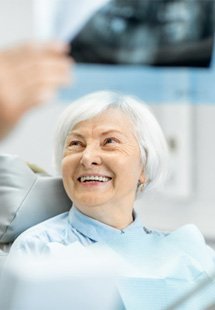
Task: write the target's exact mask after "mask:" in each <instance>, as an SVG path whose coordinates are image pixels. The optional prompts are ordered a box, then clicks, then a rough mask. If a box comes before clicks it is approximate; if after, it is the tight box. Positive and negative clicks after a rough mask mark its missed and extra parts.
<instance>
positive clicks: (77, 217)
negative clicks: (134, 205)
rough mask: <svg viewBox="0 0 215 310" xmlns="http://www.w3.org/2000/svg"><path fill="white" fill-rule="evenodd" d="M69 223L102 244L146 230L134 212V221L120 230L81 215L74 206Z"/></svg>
mask: <svg viewBox="0 0 215 310" xmlns="http://www.w3.org/2000/svg"><path fill="white" fill-rule="evenodd" d="M69 223H70V225H72V227H73V228H75V229H76V230H77V231H79V232H80V233H81V234H82V235H84V236H85V237H87V238H90V239H91V240H94V241H100V242H104V241H108V240H111V239H114V238H116V237H118V236H120V235H122V234H123V235H124V234H129V233H130V232H132V233H134V232H137V230H141V231H143V230H144V228H143V224H142V221H141V219H140V217H139V216H138V214H137V213H136V212H134V221H133V222H132V223H131V224H130V225H128V226H127V227H126V228H124V229H123V230H120V229H117V228H114V227H112V226H109V225H106V224H104V223H102V222H99V221H97V220H95V219H93V218H91V217H89V216H87V215H85V214H83V213H81V212H80V211H79V210H78V209H77V208H75V207H74V206H73V207H72V208H71V210H70V211H69Z"/></svg>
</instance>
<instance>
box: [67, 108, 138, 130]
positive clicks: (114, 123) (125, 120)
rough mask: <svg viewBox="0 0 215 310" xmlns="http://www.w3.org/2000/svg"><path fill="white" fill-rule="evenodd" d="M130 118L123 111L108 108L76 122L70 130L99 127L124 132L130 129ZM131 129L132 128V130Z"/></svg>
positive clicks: (131, 125)
mask: <svg viewBox="0 0 215 310" xmlns="http://www.w3.org/2000/svg"><path fill="white" fill-rule="evenodd" d="M132 127H133V124H132V121H131V118H130V117H129V116H128V115H127V114H126V113H125V112H123V111H121V110H118V109H113V108H112V109H108V110H106V111H104V112H102V113H100V114H98V115H96V116H93V117H91V118H88V119H86V120H82V121H80V122H78V123H76V124H75V125H74V126H73V127H72V129H71V130H70V133H71V132H75V131H82V130H84V129H88V128H89V129H100V131H102V132H108V131H119V132H121V131H122V132H126V131H127V130H128V129H129V130H132ZM132 131H133V130H132Z"/></svg>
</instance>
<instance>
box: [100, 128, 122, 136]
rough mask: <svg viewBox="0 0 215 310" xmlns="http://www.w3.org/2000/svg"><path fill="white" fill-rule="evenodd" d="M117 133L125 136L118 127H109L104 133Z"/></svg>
mask: <svg viewBox="0 0 215 310" xmlns="http://www.w3.org/2000/svg"><path fill="white" fill-rule="evenodd" d="M115 133H117V134H119V135H121V136H124V134H123V132H122V131H120V130H118V129H109V130H106V131H103V132H102V135H103V136H106V135H108V134H115Z"/></svg>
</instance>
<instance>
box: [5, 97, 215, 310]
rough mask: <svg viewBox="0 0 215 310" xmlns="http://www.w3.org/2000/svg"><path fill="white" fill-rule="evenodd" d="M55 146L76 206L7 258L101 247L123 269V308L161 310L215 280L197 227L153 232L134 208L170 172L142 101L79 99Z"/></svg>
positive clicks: (29, 235) (33, 232)
mask: <svg viewBox="0 0 215 310" xmlns="http://www.w3.org/2000/svg"><path fill="white" fill-rule="evenodd" d="M55 143H56V147H55V162H56V166H57V167H58V169H59V171H60V174H62V178H63V183H64V187H65V190H66V192H67V194H68V196H69V198H70V199H71V205H72V202H73V207H72V208H71V209H70V211H69V212H66V213H63V214H60V215H58V216H56V217H54V218H51V219H49V220H46V221H45V222H43V223H40V224H38V225H36V226H34V227H32V228H30V229H29V230H27V231H25V232H24V233H23V234H21V235H20V236H19V237H18V238H17V240H16V241H15V242H14V244H13V245H12V248H11V252H10V255H9V257H12V258H13V257H14V258H15V260H16V259H17V257H20V256H21V257H22V256H23V255H24V256H26V255H27V256H28V255H29V254H30V255H33V257H36V258H37V257H41V256H45V257H53V256H55V255H56V253H58V252H59V253H60V254H61V255H62V257H64V258H65V256H66V255H67V254H68V251H66V252H64V250H65V249H66V250H70V251H71V253H73V255H77V258H78V257H79V256H78V253H77V244H79V245H81V246H83V247H85V248H87V249H92V250H93V249H95V247H96V248H97V249H98V248H99V249H101V252H102V254H103V256H105V255H106V254H105V253H106V250H107V249H108V250H110V252H111V253H113V256H112V258H113V260H115V258H116V257H118V258H119V261H120V262H123V263H122V264H121V263H120V264H118V266H117V268H116V272H117V273H118V278H117V288H118V290H119V293H120V295H121V298H122V300H123V303H124V305H125V308H126V309H164V308H165V307H166V306H167V305H169V304H171V302H173V301H174V300H175V299H176V298H177V297H180V296H181V295H182V294H183V293H185V292H187V291H188V290H189V289H192V288H193V287H194V286H195V285H196V284H197V283H199V281H201V279H205V278H206V279H209V278H210V277H211V274H212V273H211V272H212V271H213V270H214V269H215V253H214V251H213V250H212V249H211V248H209V247H208V246H207V245H206V244H205V241H204V238H203V236H202V234H201V233H200V231H199V230H198V228H197V227H196V226H195V225H192V224H189V225H185V226H183V227H181V228H179V229H177V230H176V231H173V232H169V233H166V232H161V231H156V230H151V229H148V228H146V227H145V226H144V224H143V222H142V219H141V218H140V215H138V213H137V212H136V211H135V209H134V205H135V200H136V199H137V198H138V197H141V196H142V195H144V194H145V192H146V191H147V190H148V189H150V188H151V189H153V188H156V187H158V186H159V184H161V183H162V181H163V180H164V178H165V176H166V172H167V158H168V156H167V155H168V153H167V146H166V141H165V138H164V136H163V133H162V130H161V128H160V126H159V124H158V122H157V121H156V119H155V117H154V116H153V114H152V113H151V112H150V110H149V109H148V107H147V106H146V105H145V104H144V103H143V102H142V101H140V100H139V99H136V98H133V97H130V96H125V95H122V94H118V93H115V92H108V91H100V92H96V93H92V94H90V95H87V96H85V97H82V98H80V99H79V100H77V101H75V102H73V103H72V104H71V105H70V106H68V107H67V108H66V110H65V111H64V112H63V114H62V116H61V118H60V120H59V123H58V126H57V132H56V140H55ZM96 253H97V252H96ZM17 255H18V256H17ZM96 257H98V256H97V255H96ZM68 258H69V256H68ZM69 261H70V260H68V262H69ZM86 264H87V256H86ZM47 289H48V288H47ZM213 289H214V287H213ZM211 297H214V291H212V292H209V295H207V297H205V296H204V297H203V299H202V300H199V299H198V301H197V303H196V304H195V307H194V308H192V307H191V308H189V307H190V305H189V306H188V308H185V309H202V308H201V305H202V303H204V302H205V301H206V299H207V298H211ZM95 298H96V297H95ZM192 306H193V304H192ZM182 309H183V308H182Z"/></svg>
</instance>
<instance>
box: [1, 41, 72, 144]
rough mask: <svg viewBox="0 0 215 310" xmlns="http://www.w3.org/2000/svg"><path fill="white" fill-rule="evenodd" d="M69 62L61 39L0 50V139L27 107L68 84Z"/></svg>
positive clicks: (41, 101)
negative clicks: (59, 40)
mask: <svg viewBox="0 0 215 310" xmlns="http://www.w3.org/2000/svg"><path fill="white" fill-rule="evenodd" d="M71 64H72V59H71V58H70V57H68V56H67V46H66V45H65V44H63V43H61V42H50V43H45V44H42V43H27V44H23V45H20V46H16V47H12V48H9V49H5V50H1V51H0V139H2V138H4V137H6V136H7V134H9V132H10V131H11V130H12V129H13V127H14V126H15V125H16V124H17V122H18V121H19V120H20V119H21V117H22V116H23V115H24V114H25V113H26V112H27V111H29V110H30V109H31V108H33V107H35V106H37V105H39V104H43V103H45V102H47V101H48V100H50V99H51V98H52V97H53V96H54V94H55V92H56V90H57V89H58V88H59V87H61V86H65V85H68V84H69V82H70V68H71Z"/></svg>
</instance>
